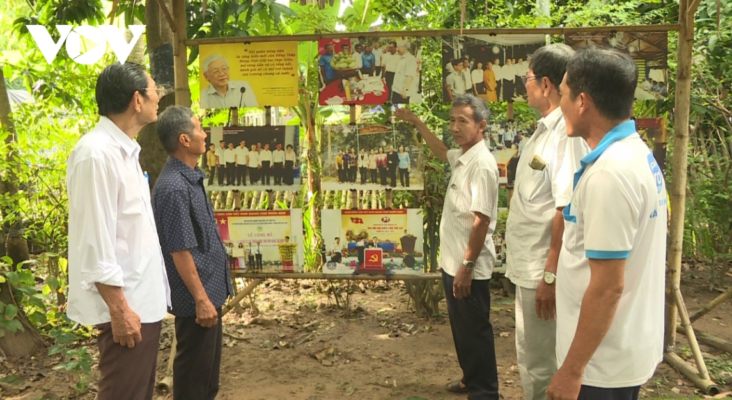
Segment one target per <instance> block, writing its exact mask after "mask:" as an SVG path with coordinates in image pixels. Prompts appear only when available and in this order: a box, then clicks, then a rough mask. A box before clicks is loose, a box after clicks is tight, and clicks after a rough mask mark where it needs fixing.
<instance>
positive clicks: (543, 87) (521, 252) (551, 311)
mask: <svg viewBox="0 0 732 400" xmlns="http://www.w3.org/2000/svg"><path fill="white" fill-rule="evenodd" d="M573 55H574V50H572V48H571V47H569V46H567V45H564V44H550V45H546V46H543V47H541V48H539V49H538V50H537V51H535V52H534V58H533V61H532V64H531V66H530V67H529V70H528V72H527V73H526V76H524V77H522V78H523V80H524V82H525V88H526V93H527V96H528V102H529V107H532V108H535V109H536V110H537V111H539V113H540V114H541V115H542V118H541V119H540V120H539V122H538V124H537V128H536V131H535V132H534V134H533V135H532V136H531V138H530V139H523V140H519V144H518V149H519V154H520V158H519V160H518V168H517V170H516V178H515V181H514V194H513V196H512V197H511V205H510V208H509V210H510V212H509V214H508V221H507V222H506V244H507V250H508V251H507V252H506V256H507V260H506V261H507V270H506V277H507V278H508V279H510V280H511V282H513V283H514V284H515V285H516V307H515V310H516V353H517V358H518V367H519V374H520V375H521V384H522V386H523V388H524V398H525V399H526V400H540V399H546V389H547V387H549V382H550V381H551V379H552V376H554V373H555V372H556V371H557V358H556V355H555V350H554V349H555V347H556V340H555V337H556V329H557V327H556V322H555V318H554V317H555V305H554V304H555V300H554V299H555V290H554V288H555V286H554V281H555V279H556V273H557V262H558V260H559V251H560V250H561V248H562V233H563V232H564V219H562V209H564V207H565V206H566V205H567V203H569V200H570V198H571V197H572V178H573V174H574V171H576V170H577V169H579V166H580V159H581V158H582V157H584V156H585V155H586V154H587V153H588V152H589V148H588V147H587V144H586V143H585V141H584V140H582V138H568V137H567V132H566V126H565V124H564V118H562V110H561V109H560V108H559V101H560V100H561V95H560V94H559V85H560V84H561V83H562V79H563V78H564V73H565V72H566V66H567V63H568V62H569V60H570V59H571V58H572V56H573ZM519 136H521V133H519Z"/></svg>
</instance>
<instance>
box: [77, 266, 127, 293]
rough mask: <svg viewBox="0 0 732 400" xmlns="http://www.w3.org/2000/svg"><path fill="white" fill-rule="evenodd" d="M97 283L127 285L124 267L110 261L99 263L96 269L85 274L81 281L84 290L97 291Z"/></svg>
mask: <svg viewBox="0 0 732 400" xmlns="http://www.w3.org/2000/svg"><path fill="white" fill-rule="evenodd" d="M95 283H102V284H104V285H108V286H117V287H125V281H124V274H123V273H122V267H120V266H119V265H116V264H108V263H99V264H97V268H96V271H94V272H92V273H87V274H84V279H82V281H81V287H82V289H84V290H89V291H92V292H96V291H97V286H96V285H95Z"/></svg>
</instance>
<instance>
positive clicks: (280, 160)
mask: <svg viewBox="0 0 732 400" xmlns="http://www.w3.org/2000/svg"><path fill="white" fill-rule="evenodd" d="M284 169H285V151H284V150H282V144H281V143H277V149H275V151H273V152H272V174H273V175H274V184H275V185H281V184H282V177H283V176H284V172H285V171H284Z"/></svg>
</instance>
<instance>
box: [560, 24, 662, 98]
mask: <svg viewBox="0 0 732 400" xmlns="http://www.w3.org/2000/svg"><path fill="white" fill-rule="evenodd" d="M564 43H566V44H567V45H569V46H572V48H574V49H575V50H579V49H582V48H584V47H592V46H600V47H610V48H613V49H615V50H619V51H621V52H623V53H625V54H627V55H629V56H630V57H632V58H633V60H635V64H636V65H637V66H638V87H637V88H636V90H635V98H636V100H658V99H663V98H665V97H666V96H668V71H667V69H668V62H667V57H668V33H667V32H627V31H626V32H623V31H619V32H618V31H613V32H567V33H565V34H564Z"/></svg>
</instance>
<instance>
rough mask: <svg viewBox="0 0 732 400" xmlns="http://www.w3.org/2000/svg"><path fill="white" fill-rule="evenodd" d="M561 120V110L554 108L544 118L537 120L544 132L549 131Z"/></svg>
mask: <svg viewBox="0 0 732 400" xmlns="http://www.w3.org/2000/svg"><path fill="white" fill-rule="evenodd" d="M560 119H562V109H561V108H560V107H557V108H555V109H554V110H553V111H552V112H550V113H549V114H547V116H546V117H544V118H542V119H540V120H539V123H540V124H543V125H544V127H545V128H546V131H547V132H548V131H551V130H552V129H553V128H554V127H555V126H556V125H557V122H559V120H560Z"/></svg>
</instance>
